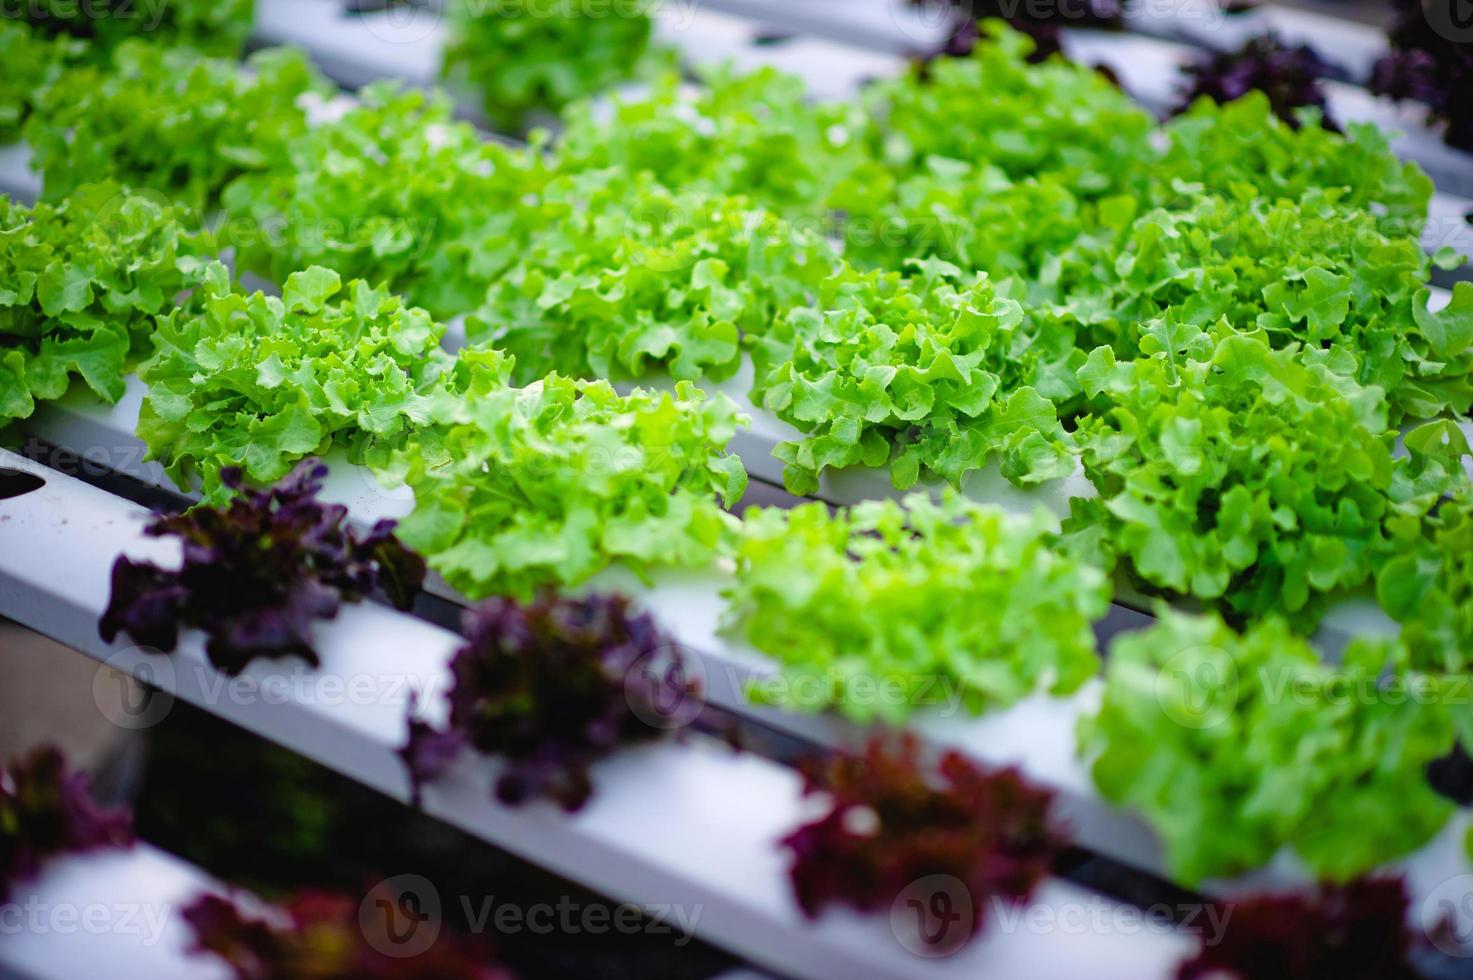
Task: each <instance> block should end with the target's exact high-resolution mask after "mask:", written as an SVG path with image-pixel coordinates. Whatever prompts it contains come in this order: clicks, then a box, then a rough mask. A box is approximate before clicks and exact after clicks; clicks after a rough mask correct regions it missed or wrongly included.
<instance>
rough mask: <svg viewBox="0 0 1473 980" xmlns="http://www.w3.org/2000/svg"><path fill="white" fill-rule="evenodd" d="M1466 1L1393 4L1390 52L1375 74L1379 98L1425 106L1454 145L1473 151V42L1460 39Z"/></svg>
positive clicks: (1401, 0) (1417, 0)
mask: <svg viewBox="0 0 1473 980" xmlns="http://www.w3.org/2000/svg"><path fill="white" fill-rule="evenodd" d="M1461 3H1462V0H1426V2H1425V3H1423V0H1393V3H1392V5H1393V6H1394V7H1395V8H1396V11H1397V16H1396V20H1395V22H1394V23H1393V24H1392V26H1391V29H1390V30H1389V31H1388V32H1387V33H1388V38H1389V40H1390V42H1391V52H1390V53H1389V54H1387V55H1386V56H1385V57H1384V58H1382V59H1381V60H1380V61H1378V62H1377V63H1376V65H1375V67H1374V68H1373V69H1372V71H1371V78H1370V80H1369V84H1370V89H1371V91H1372V92H1375V93H1376V94H1378V95H1385V96H1389V97H1390V98H1393V99H1398V100H1412V101H1416V102H1421V103H1423V104H1425V105H1426V106H1427V107H1428V108H1429V109H1430V110H1431V114H1432V118H1433V119H1434V120H1435V121H1437V122H1440V123H1442V125H1443V126H1444V127H1445V128H1444V133H1443V137H1444V139H1445V140H1446V141H1447V142H1448V144H1449V145H1451V146H1455V147H1458V148H1459V149H1464V150H1473V43H1470V42H1469V41H1466V40H1456V37H1457V36H1458V35H1459V34H1460V33H1462V31H1461V28H1465V27H1466V26H1467V24H1466V21H1465V19H1464V18H1463V17H1462V16H1461V15H1460V13H1459V10H1458V6H1457V5H1459V4H1461Z"/></svg>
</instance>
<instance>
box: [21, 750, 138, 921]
mask: <svg viewBox="0 0 1473 980" xmlns="http://www.w3.org/2000/svg"><path fill="white" fill-rule="evenodd" d="M132 824H133V818H132V815H131V814H129V813H128V812H127V811H126V810H113V809H104V808H102V807H99V806H98V805H97V803H96V801H95V800H93V798H92V790H91V781H90V780H89V778H88V776H87V774H86V773H82V772H70V771H68V770H67V766H66V761H65V760H64V759H63V758H62V755H61V753H60V752H59V751H57V750H56V749H55V748H52V747H49V746H43V747H41V748H38V749H36V750H34V751H33V752H31V753H30V754H29V755H27V756H25V757H24V758H22V759H19V760H17V761H15V762H14V763H12V764H11V765H9V766H7V767H4V768H0V901H4V900H5V898H6V896H7V895H8V894H9V891H10V887H11V886H12V885H13V884H16V883H18V882H20V881H24V880H25V879H28V878H30V877H32V876H34V875H35V874H36V873H37V872H38V871H40V869H41V864H42V863H43V862H44V861H46V860H48V859H49V858H53V857H58V856H60V855H63V854H71V853H76V852H81V851H90V850H95V849H97V848H103V847H127V846H130V845H131V844H132V843H133V831H132Z"/></svg>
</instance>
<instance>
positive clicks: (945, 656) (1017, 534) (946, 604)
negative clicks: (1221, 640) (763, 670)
mask: <svg viewBox="0 0 1473 980" xmlns="http://www.w3.org/2000/svg"><path fill="white" fill-rule="evenodd" d="M1056 528H1057V525H1056V523H1055V522H1054V521H1053V520H1052V519H1051V518H1049V517H1047V516H1045V515H1044V514H1042V513H1038V514H1035V515H1033V516H1032V517H1028V518H1022V517H1014V516H1010V515H1008V514H1005V513H1004V512H1002V511H1000V510H998V509H996V508H992V507H984V506H981V505H978V504H973V503H969V502H967V501H965V500H963V499H962V498H961V497H959V496H957V495H955V494H948V495H947V497H946V499H945V500H944V501H943V502H941V503H936V502H934V501H933V500H932V499H931V498H930V497H928V496H926V495H923V494H912V495H910V496H908V497H907V498H906V499H905V502H904V504H903V506H902V505H901V504H897V503H895V502H894V501H884V502H870V503H865V504H861V505H859V506H856V507H853V508H849V509H844V510H840V511H838V512H837V513H830V511H829V510H828V508H826V507H825V506H824V505H822V504H817V503H813V504H804V505H802V506H799V507H796V508H794V509H792V510H779V509H774V508H756V509H753V510H749V511H748V512H747V514H746V515H745V520H744V522H743V526H742V533H741V538H740V541H739V544H738V546H737V552H736V558H737V569H736V577H735V580H734V581H733V583H732V585H731V586H730V588H729V589H728V590H727V591H726V593H725V595H726V598H727V600H728V603H729V606H728V612H727V614H726V619H725V625H726V627H727V628H728V629H729V630H731V631H733V632H735V633H737V634H739V635H740V636H741V637H742V638H744V639H745V640H746V641H747V642H749V643H751V644H752V645H753V646H754V647H756V648H757V649H758V650H760V651H762V652H763V653H766V654H768V655H769V656H771V657H773V658H774V659H775V660H777V661H778V662H779V663H780V664H781V665H782V671H783V674H782V678H781V679H780V681H778V682H775V683H769V682H758V683H757V684H756V685H755V686H754V687H753V688H752V690H751V695H752V696H753V697H754V698H755V699H757V700H760V701H765V702H772V703H778V704H782V705H785V706H787V707H791V708H796V709H800V710H805V711H818V710H822V709H824V708H827V707H830V706H832V707H834V708H836V709H837V710H839V711H840V712H842V713H843V714H844V715H846V716H847V717H849V718H851V719H853V720H855V721H857V722H861V723H866V722H869V721H872V720H875V719H882V720H884V721H887V722H891V723H897V724H898V723H901V722H903V721H904V720H905V719H906V718H907V717H908V716H909V715H910V714H911V713H912V712H913V711H916V710H918V709H919V708H920V707H921V706H924V705H942V704H959V705H961V706H963V707H965V709H966V710H967V711H969V712H971V713H974V714H975V713H980V712H982V711H985V710H987V709H989V708H992V707H994V706H999V705H1009V704H1012V703H1014V702H1016V701H1018V700H1019V699H1021V698H1024V697H1027V696H1028V695H1030V694H1033V693H1035V692H1038V691H1048V692H1050V693H1052V694H1067V693H1069V692H1072V691H1075V690H1077V689H1078V688H1079V686H1080V685H1081V684H1083V683H1084V682H1085V680H1087V679H1088V678H1090V677H1092V676H1094V674H1095V673H1096V671H1097V670H1098V668H1099V661H1098V658H1097V657H1096V655H1095V640H1094V633H1093V631H1092V628H1091V625H1092V623H1093V622H1094V621H1095V620H1096V619H1099V618H1101V617H1102V616H1104V614H1105V612H1106V610H1107V609H1108V608H1109V604H1110V589H1109V585H1108V583H1107V581H1106V577H1105V575H1104V573H1103V572H1102V571H1101V570H1100V569H1098V568H1096V567H1094V566H1092V565H1090V564H1087V563H1083V562H1080V561H1078V560H1076V559H1075V558H1073V557H1071V556H1069V555H1068V554H1066V553H1065V552H1063V551H1060V550H1057V549H1056V548H1055V547H1054V546H1053V541H1054V531H1055V530H1056Z"/></svg>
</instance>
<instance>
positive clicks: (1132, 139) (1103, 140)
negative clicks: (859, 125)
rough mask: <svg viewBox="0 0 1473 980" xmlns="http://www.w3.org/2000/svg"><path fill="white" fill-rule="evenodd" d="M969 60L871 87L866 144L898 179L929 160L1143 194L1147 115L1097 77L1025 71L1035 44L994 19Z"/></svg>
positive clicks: (1089, 190) (1082, 72)
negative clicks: (1055, 176)
mask: <svg viewBox="0 0 1473 980" xmlns="http://www.w3.org/2000/svg"><path fill="white" fill-rule="evenodd" d="M985 31H986V33H987V34H988V37H986V39H985V40H984V42H983V43H979V44H977V46H976V47H975V48H974V49H973V50H972V53H971V54H970V55H968V56H966V57H961V58H942V59H939V60H937V61H933V62H930V63H929V64H926V65H925V66H924V67H917V68H916V69H915V70H914V71H912V72H911V73H909V74H907V75H905V76H903V77H900V78H897V79H892V80H885V81H880V82H878V83H876V84H875V85H874V86H872V87H871V88H870V90H869V91H868V93H867V99H866V104H867V107H868V109H869V117H870V126H869V132H868V133H867V142H868V144H869V145H870V147H871V150H872V152H873V154H874V157H875V159H876V160H878V161H880V162H881V163H882V164H883V165H884V166H885V167H886V168H888V169H890V170H891V171H892V172H895V173H899V174H901V175H905V174H909V173H916V172H921V171H923V170H924V169H925V168H926V166H927V163H928V160H929V159H930V158H932V157H945V158H948V159H951V160H959V161H963V162H965V163H967V164H970V165H973V166H985V165H991V166H993V167H996V168H997V169H999V170H1001V171H1002V172H1003V173H1004V174H1006V175H1007V176H1008V177H1009V178H1011V179H1014V180H1018V179H1022V178H1026V177H1030V176H1041V175H1043V174H1046V173H1056V174H1059V175H1060V176H1062V177H1063V178H1065V180H1066V181H1067V184H1068V185H1069V186H1070V187H1071V188H1073V190H1074V191H1075V193H1077V194H1079V195H1081V196H1083V197H1099V196H1102V195H1105V194H1109V193H1112V192H1116V193H1118V192H1121V191H1125V190H1137V189H1141V188H1143V186H1144V182H1145V180H1146V179H1147V175H1148V173H1149V172H1150V165H1149V162H1150V159H1151V157H1152V156H1153V155H1154V151H1153V150H1152V148H1151V142H1150V138H1151V135H1152V132H1153V130H1154V129H1155V123H1154V120H1152V118H1151V116H1150V115H1149V114H1148V113H1147V112H1145V111H1144V110H1143V109H1141V108H1140V107H1139V106H1138V105H1136V104H1135V103H1134V102H1133V101H1131V99H1130V97H1129V96H1127V95H1126V94H1125V93H1124V92H1122V91H1121V90H1120V89H1118V88H1116V87H1115V86H1114V85H1112V84H1111V83H1110V82H1109V81H1107V80H1106V79H1105V77H1104V76H1103V75H1100V74H1099V73H1098V72H1095V71H1093V70H1092V69H1090V68H1087V67H1085V66H1082V65H1077V64H1073V63H1070V62H1067V61H1064V60H1062V59H1050V60H1047V61H1045V62H1043V63H1041V64H1030V63H1029V62H1028V60H1027V56H1028V54H1029V53H1030V52H1031V51H1032V50H1033V42H1032V40H1030V39H1029V38H1028V37H1027V36H1026V35H1023V34H1020V33H1018V32H1017V31H1014V30H1012V29H1011V28H1009V27H1007V26H1006V25H1005V24H1004V23H1003V22H1001V21H988V22H986V25H985Z"/></svg>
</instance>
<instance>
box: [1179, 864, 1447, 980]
mask: <svg viewBox="0 0 1473 980" xmlns="http://www.w3.org/2000/svg"><path fill="white" fill-rule="evenodd" d="M1225 913H1226V914H1225V915H1224V916H1223V918H1222V920H1221V921H1222V922H1223V923H1224V931H1223V934H1222V938H1221V941H1219V942H1217V943H1213V944H1211V945H1204V946H1203V947H1202V949H1201V951H1200V952H1198V953H1197V955H1196V956H1195V957H1193V958H1192V959H1190V960H1188V961H1187V962H1185V963H1183V964H1182V965H1181V966H1180V968H1178V970H1177V974H1176V975H1177V980H1208V978H1211V980H1296V978H1299V977H1335V978H1336V980H1414V978H1416V977H1418V976H1420V974H1419V973H1418V972H1417V971H1416V970H1415V969H1413V967H1412V965H1411V963H1410V962H1409V960H1408V954H1409V952H1410V951H1411V948H1412V938H1411V934H1410V932H1409V931H1408V930H1407V927H1406V915H1407V894H1406V889H1405V887H1403V885H1402V882H1401V880H1400V879H1396V878H1372V879H1367V878H1361V879H1358V880H1356V881H1352V882H1350V883H1349V884H1346V885H1324V886H1322V887H1321V888H1319V889H1318V890H1317V891H1315V892H1313V893H1311V894H1306V895H1261V896H1255V897H1252V898H1248V899H1244V900H1242V901H1237V902H1233V903H1232V904H1231V905H1229V906H1228V907H1227V909H1225Z"/></svg>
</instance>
